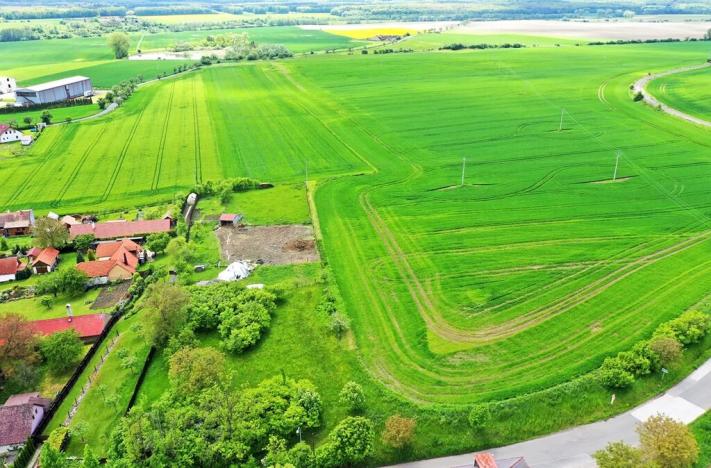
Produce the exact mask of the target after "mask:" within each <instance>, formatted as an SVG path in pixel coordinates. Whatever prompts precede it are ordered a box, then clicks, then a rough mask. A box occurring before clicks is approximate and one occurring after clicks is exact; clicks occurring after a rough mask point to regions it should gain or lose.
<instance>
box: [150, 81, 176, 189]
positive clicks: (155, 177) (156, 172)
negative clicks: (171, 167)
mask: <svg viewBox="0 0 711 468" xmlns="http://www.w3.org/2000/svg"><path fill="white" fill-rule="evenodd" d="M174 96H175V80H173V82H172V83H171V88H170V96H169V97H168V107H167V109H168V112H167V114H166V116H165V120H164V121H163V130H162V132H161V135H160V143H159V146H158V158H157V159H156V165H155V168H154V169H153V181H152V182H151V190H156V189H158V181H159V179H160V171H161V167H162V166H163V157H164V155H165V140H166V138H167V137H168V124H169V123H170V116H171V114H172V111H173V98H174Z"/></svg>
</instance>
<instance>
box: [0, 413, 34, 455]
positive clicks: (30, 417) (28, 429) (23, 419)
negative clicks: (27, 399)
mask: <svg viewBox="0 0 711 468" xmlns="http://www.w3.org/2000/svg"><path fill="white" fill-rule="evenodd" d="M33 422H34V406H33V405H16V406H0V446H2V445H17V444H24V443H25V442H26V441H27V439H28V438H29V437H30V436H31V435H32V423H33Z"/></svg>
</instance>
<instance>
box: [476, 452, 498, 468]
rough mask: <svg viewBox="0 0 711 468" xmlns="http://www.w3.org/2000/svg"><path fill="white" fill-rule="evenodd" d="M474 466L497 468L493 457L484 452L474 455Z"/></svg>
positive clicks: (478, 467)
mask: <svg viewBox="0 0 711 468" xmlns="http://www.w3.org/2000/svg"><path fill="white" fill-rule="evenodd" d="M474 466H475V467H477V468H498V465H497V464H496V459H495V458H494V456H493V455H492V454H490V453H486V452H483V453H476V454H474Z"/></svg>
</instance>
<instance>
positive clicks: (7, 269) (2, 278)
mask: <svg viewBox="0 0 711 468" xmlns="http://www.w3.org/2000/svg"><path fill="white" fill-rule="evenodd" d="M19 269H20V261H19V260H18V259H17V257H7V258H0V283H4V282H6V281H14V280H15V275H16V274H17V270H19Z"/></svg>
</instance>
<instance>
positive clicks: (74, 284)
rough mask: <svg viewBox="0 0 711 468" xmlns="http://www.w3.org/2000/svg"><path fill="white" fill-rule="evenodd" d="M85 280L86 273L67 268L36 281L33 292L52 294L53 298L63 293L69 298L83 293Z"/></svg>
mask: <svg viewBox="0 0 711 468" xmlns="http://www.w3.org/2000/svg"><path fill="white" fill-rule="evenodd" d="M87 280H88V278H87V276H86V273H84V272H83V271H81V270H77V269H76V268H67V269H66V270H60V271H57V272H55V273H52V274H51V275H46V276H43V277H42V278H40V279H39V281H37V286H36V287H35V292H36V293H37V294H52V295H53V296H55V297H56V296H57V295H58V294H60V293H64V294H66V295H68V296H69V297H74V296H78V295H79V294H81V293H82V292H84V289H85V288H86V282H87Z"/></svg>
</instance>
